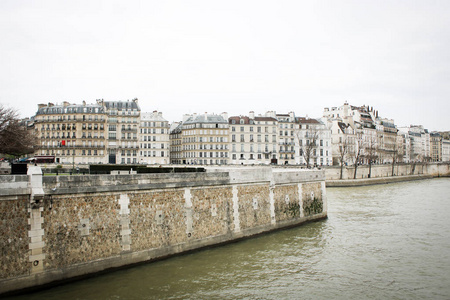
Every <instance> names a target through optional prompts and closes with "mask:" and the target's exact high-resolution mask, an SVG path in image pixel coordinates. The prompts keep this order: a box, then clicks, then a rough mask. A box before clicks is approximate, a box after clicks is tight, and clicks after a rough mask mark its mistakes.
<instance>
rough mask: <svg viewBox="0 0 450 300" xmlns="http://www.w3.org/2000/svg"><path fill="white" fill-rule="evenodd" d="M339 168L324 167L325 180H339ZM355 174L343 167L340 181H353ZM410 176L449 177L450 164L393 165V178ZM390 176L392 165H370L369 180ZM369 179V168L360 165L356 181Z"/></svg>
mask: <svg viewBox="0 0 450 300" xmlns="http://www.w3.org/2000/svg"><path fill="white" fill-rule="evenodd" d="M340 171H341V169H340V167H339V166H333V167H326V168H325V177H326V180H327V181H328V180H339V178H340ZM354 172H355V168H354V166H345V167H344V168H343V171H342V179H344V180H346V179H353V175H354ZM411 175H429V176H433V177H448V176H450V162H435V163H417V164H415V165H413V164H403V163H401V164H395V166H394V176H411ZM391 176H392V165H391V164H384V165H372V170H371V176H370V178H382V177H391ZM364 178H366V179H367V178H369V166H367V165H361V166H358V169H357V170H356V179H364Z"/></svg>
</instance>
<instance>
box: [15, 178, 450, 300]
mask: <svg viewBox="0 0 450 300" xmlns="http://www.w3.org/2000/svg"><path fill="white" fill-rule="evenodd" d="M327 193H328V219H327V220H323V221H319V222H315V223H311V224H306V225H304V226H301V227H297V228H294V229H289V230H284V231H278V232H276V233H272V234H268V235H265V236H260V237H257V238H254V239H249V240H245V241H242V242H239V243H234V244H230V245H226V246H222V247H218V248H213V249H207V250H203V251H199V252H196V253H192V254H188V255H184V256H179V257H174V258H171V259H167V260H164V261H160V262H156V263H152V264H147V265H143V266H139V267H134V268H131V269H127V270H123V271H118V272H113V273H110V274H108V275H103V276H99V277H96V278H93V279H89V280H84V281H80V282H76V283H72V284H68V285H64V286H60V287H57V288H53V289H50V290H46V291H42V292H39V293H35V294H30V295H25V296H23V297H16V298H17V299H21V298H23V299H245V298H247V299H300V298H301V299H349V298H352V299H363V298H364V299H430V298H431V299H448V298H449V296H450V285H449V284H448V278H449V276H450V251H449V249H450V221H449V219H450V218H449V217H448V216H449V213H450V199H449V196H448V195H450V179H432V180H424V181H420V182H408V183H398V184H390V185H378V186H370V187H357V188H333V189H328V190H327Z"/></svg>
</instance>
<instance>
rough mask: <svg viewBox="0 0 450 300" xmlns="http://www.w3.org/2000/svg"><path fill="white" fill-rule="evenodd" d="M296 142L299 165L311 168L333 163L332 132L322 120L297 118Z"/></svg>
mask: <svg viewBox="0 0 450 300" xmlns="http://www.w3.org/2000/svg"><path fill="white" fill-rule="evenodd" d="M296 123H297V129H296V130H295V131H294V136H295V137H296V139H295V142H296V145H297V147H298V149H299V151H297V152H296V153H298V156H296V157H298V158H299V163H300V164H307V160H309V164H308V165H309V166H324V165H326V166H329V165H332V163H333V157H332V146H331V145H332V143H331V130H329V129H328V128H327V126H326V125H325V124H324V123H323V122H322V121H320V120H317V119H311V118H308V117H297V118H296Z"/></svg>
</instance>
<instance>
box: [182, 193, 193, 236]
mask: <svg viewBox="0 0 450 300" xmlns="http://www.w3.org/2000/svg"><path fill="white" fill-rule="evenodd" d="M191 197H192V196H191V188H185V189H184V201H185V202H184V209H185V215H186V234H187V236H188V237H191V236H192V230H193V229H192V222H193V221H192V215H193V212H192V199H191Z"/></svg>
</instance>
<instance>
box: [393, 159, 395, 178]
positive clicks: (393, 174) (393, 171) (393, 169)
mask: <svg viewBox="0 0 450 300" xmlns="http://www.w3.org/2000/svg"><path fill="white" fill-rule="evenodd" d="M394 167H395V159H392V176H394Z"/></svg>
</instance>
